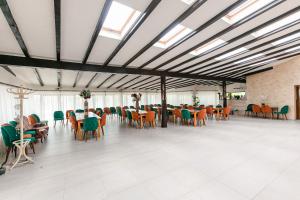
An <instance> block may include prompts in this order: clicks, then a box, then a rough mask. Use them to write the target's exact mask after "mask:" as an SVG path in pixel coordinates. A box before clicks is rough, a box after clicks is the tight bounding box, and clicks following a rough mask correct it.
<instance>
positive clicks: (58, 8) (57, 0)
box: [54, 0, 61, 87]
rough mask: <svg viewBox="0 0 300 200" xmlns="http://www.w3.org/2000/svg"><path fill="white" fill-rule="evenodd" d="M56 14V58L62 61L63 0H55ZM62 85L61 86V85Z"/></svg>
mask: <svg viewBox="0 0 300 200" xmlns="http://www.w3.org/2000/svg"><path fill="white" fill-rule="evenodd" d="M54 16H55V39H56V59H57V60H58V61H60V41H61V40H60V38H61V31H60V27H61V26H60V25H61V1H60V0H54ZM59 87H60V86H59Z"/></svg>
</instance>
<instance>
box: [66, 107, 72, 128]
mask: <svg viewBox="0 0 300 200" xmlns="http://www.w3.org/2000/svg"><path fill="white" fill-rule="evenodd" d="M71 112H73V110H67V111H66V120H67V123H66V124H67V125H68V122H69V119H70V113H71Z"/></svg>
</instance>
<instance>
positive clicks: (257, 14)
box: [152, 0, 286, 71]
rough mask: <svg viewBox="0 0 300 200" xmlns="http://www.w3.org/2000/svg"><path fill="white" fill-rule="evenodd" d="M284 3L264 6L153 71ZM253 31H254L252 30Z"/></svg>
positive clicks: (280, 0) (177, 65)
mask: <svg viewBox="0 0 300 200" xmlns="http://www.w3.org/2000/svg"><path fill="white" fill-rule="evenodd" d="M284 1H286V0H275V1H274V2H272V3H270V4H268V5H266V6H264V7H263V8H261V9H259V10H257V11H255V12H253V13H252V14H250V15H249V16H247V17H245V18H243V19H241V20H240V21H238V22H236V23H234V24H232V25H230V26H229V27H227V28H225V29H224V30H222V31H220V32H218V33H216V34H214V35H213V36H211V37H209V38H208V39H206V40H204V41H202V42H200V43H198V44H197V45H195V46H193V47H191V48H189V49H187V50H185V51H184V52H182V53H180V54H178V55H176V56H174V57H172V58H170V59H168V60H167V61H165V62H163V63H161V64H160V65H158V66H156V67H154V68H152V69H153V70H157V69H159V68H161V67H163V66H165V65H167V64H169V63H171V62H173V61H175V60H177V59H179V58H181V57H182V56H184V55H187V54H188V53H190V52H191V51H194V50H195V49H197V48H199V47H201V46H203V45H205V44H207V43H209V42H211V41H213V40H215V39H217V38H219V37H221V36H222V35H224V34H226V33H228V32H230V31H232V30H234V29H236V28H238V27H240V26H241V25H243V24H245V23H246V22H248V21H250V20H252V19H254V18H255V17H257V16H259V15H261V14H263V13H265V12H267V11H268V10H270V9H272V8H274V7H275V6H277V5H279V4H281V3H282V2H284ZM251 31H252V30H251ZM245 35H246V34H245V33H244V34H242V35H240V36H239V37H240V38H242V37H244V36H245ZM247 35H248V33H247ZM226 45H227V43H225V44H222V45H219V46H217V47H215V48H213V49H210V50H209V51H205V52H203V53H201V54H199V55H197V56H194V57H192V58H190V59H187V60H185V61H183V62H180V63H179V64H176V65H174V66H172V67H170V68H168V69H166V70H167V71H170V70H172V69H175V68H177V67H179V66H181V65H183V64H186V63H188V62H191V61H193V60H195V59H198V58H200V57H201V56H204V55H207V54H208V53H211V52H213V51H215V50H217V49H219V48H222V47H224V46H226Z"/></svg>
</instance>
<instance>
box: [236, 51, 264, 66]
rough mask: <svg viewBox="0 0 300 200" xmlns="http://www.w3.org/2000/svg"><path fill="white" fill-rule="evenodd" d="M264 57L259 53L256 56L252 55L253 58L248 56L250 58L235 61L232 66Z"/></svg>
mask: <svg viewBox="0 0 300 200" xmlns="http://www.w3.org/2000/svg"><path fill="white" fill-rule="evenodd" d="M264 55H265V54H263V53H259V54H256V55H254V56H250V57H248V58H245V59H242V60H239V61H236V62H234V64H240V63H243V62H246V61H248V60H252V59H254V58H258V57H263V56H264Z"/></svg>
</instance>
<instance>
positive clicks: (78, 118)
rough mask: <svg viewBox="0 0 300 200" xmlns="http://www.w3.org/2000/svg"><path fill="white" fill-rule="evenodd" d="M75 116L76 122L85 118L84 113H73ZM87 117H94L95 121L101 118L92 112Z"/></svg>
mask: <svg viewBox="0 0 300 200" xmlns="http://www.w3.org/2000/svg"><path fill="white" fill-rule="evenodd" d="M75 115H76V120H77V121H82V120H84V119H85V118H86V117H85V116H84V113H75ZM89 117H96V118H97V119H101V117H99V116H98V115H96V114H95V113H93V112H89V113H88V116H87V118H89Z"/></svg>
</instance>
